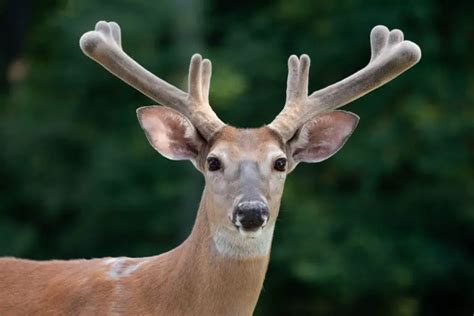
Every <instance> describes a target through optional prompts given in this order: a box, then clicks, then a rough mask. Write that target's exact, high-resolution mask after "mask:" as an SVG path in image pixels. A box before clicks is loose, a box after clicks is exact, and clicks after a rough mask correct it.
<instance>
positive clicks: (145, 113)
mask: <svg viewBox="0 0 474 316" xmlns="http://www.w3.org/2000/svg"><path fill="white" fill-rule="evenodd" d="M137 117H138V120H139V122H140V125H141V127H142V129H143V130H144V131H145V135H146V137H147V139H148V141H149V143H150V145H151V146H152V147H153V148H155V149H156V150H157V151H158V152H159V153H160V154H161V155H163V156H164V157H166V158H168V159H172V160H195V159H196V158H197V156H198V154H199V152H200V150H201V148H202V147H203V146H204V145H205V140H204V139H203V138H202V137H201V135H200V134H199V132H198V131H197V130H196V128H194V126H193V125H192V124H191V122H190V121H189V120H188V119H187V118H186V117H185V116H183V115H182V114H180V113H179V112H177V111H175V110H173V109H171V108H168V107H164V106H145V107H141V108H138V109H137Z"/></svg>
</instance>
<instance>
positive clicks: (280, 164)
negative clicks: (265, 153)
mask: <svg viewBox="0 0 474 316" xmlns="http://www.w3.org/2000/svg"><path fill="white" fill-rule="evenodd" d="M273 168H275V170H278V171H285V170H286V158H278V159H277V160H275V164H274V165H273Z"/></svg>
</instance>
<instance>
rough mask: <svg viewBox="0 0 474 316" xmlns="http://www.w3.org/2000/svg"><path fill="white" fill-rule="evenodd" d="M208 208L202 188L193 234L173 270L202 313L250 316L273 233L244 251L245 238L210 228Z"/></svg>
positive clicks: (267, 259)
mask: <svg viewBox="0 0 474 316" xmlns="http://www.w3.org/2000/svg"><path fill="white" fill-rule="evenodd" d="M210 207H213V203H212V200H211V199H209V195H208V192H207V190H206V189H205V190H204V194H203V198H202V200H201V203H200V207H199V211H198V214H197V218H196V223H195V225H194V228H193V230H192V233H191V235H190V236H189V237H188V239H187V240H186V241H185V242H184V243H183V244H182V245H181V246H180V247H179V248H181V249H180V250H181V251H179V252H181V253H180V254H177V255H178V256H179V257H180V258H179V261H178V262H179V263H178V267H177V268H178V269H176V270H175V271H177V273H178V275H179V276H180V278H182V279H183V280H189V281H188V282H186V284H185V286H186V288H187V291H188V295H189V297H194V299H195V301H196V302H198V303H197V304H198V305H199V306H202V307H205V308H204V310H203V312H204V311H205V312H212V314H214V315H224V314H225V315H251V314H252V312H253V310H254V308H255V305H256V303H257V300H258V297H259V294H260V291H261V289H262V285H263V281H264V278H265V273H266V270H267V266H268V261H269V252H270V245H271V235H272V233H273V232H270V233H269V234H270V236H269V237H268V236H264V238H270V240H263V241H262V240H258V239H256V240H250V241H249V242H248V246H247V248H246V246H245V239H244V238H243V237H240V236H239V235H237V234H235V233H236V232H233V235H237V237H238V238H236V239H235V238H233V237H232V235H229V234H227V233H224V232H222V231H219V230H217V231H216V230H213V229H212V228H211V223H210V222H209V219H208V216H207V214H208V208H210ZM261 243H264V244H265V246H259V244H261ZM232 249H233V251H232ZM265 250H266V251H265ZM195 311H196V310H195Z"/></svg>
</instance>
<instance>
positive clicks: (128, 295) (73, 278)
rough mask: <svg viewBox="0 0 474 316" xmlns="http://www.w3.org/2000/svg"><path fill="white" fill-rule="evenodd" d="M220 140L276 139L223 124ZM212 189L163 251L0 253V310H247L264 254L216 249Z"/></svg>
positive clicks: (253, 142) (255, 142)
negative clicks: (179, 238)
mask: <svg viewBox="0 0 474 316" xmlns="http://www.w3.org/2000/svg"><path fill="white" fill-rule="evenodd" d="M244 136H245V137H246V140H247V141H243V137H244ZM217 142H219V143H220V144H222V143H229V144H232V146H231V147H232V148H229V150H230V151H237V150H238V148H242V149H247V150H249V149H250V148H252V147H253V150H252V152H258V149H257V148H256V147H258V146H259V144H265V143H267V144H268V143H271V142H274V143H278V140H277V139H276V138H275V136H274V135H273V134H272V133H271V131H269V130H268V129H267V128H260V129H252V130H250V129H249V130H243V129H236V128H233V127H226V128H225V129H224V131H222V132H221V133H220V134H219V135H218V136H217V138H216V140H215V141H214V142H213V144H211V146H210V147H213V146H215V145H216V143H217ZM262 142H263V143H262ZM242 146H243V147H242ZM255 149H257V150H255ZM210 195H211V193H208V190H206V189H205V190H204V194H203V198H202V201H201V205H200V208H199V211H198V215H197V219H196V223H195V225H194V228H193V231H192V233H191V235H190V236H189V237H188V238H187V239H186V240H185V241H184V242H183V243H182V244H181V245H180V246H178V247H177V248H175V249H173V250H172V251H170V252H167V253H164V254H162V255H160V256H155V257H149V258H136V259H135V258H118V259H117V261H116V262H115V263H109V261H111V258H103V259H92V260H71V261H45V262H39V261H31V260H22V259H14V258H4V259H1V260H0V314H1V315H106V314H107V315H118V314H123V315H251V314H252V312H253V310H254V308H255V305H256V303H257V300H258V297H259V294H260V291H261V288H262V285H263V281H264V277H265V273H266V270H267V266H268V261H269V257H268V256H262V257H255V258H249V259H233V258H226V257H223V256H220V255H218V254H217V253H216V249H215V248H214V243H213V241H212V236H211V232H210V229H209V219H208V214H209V213H211V214H212V212H209V209H210V208H212V207H213V203H212V198H210ZM278 203H279V199H278ZM278 206H279V205H275V206H274V207H277V208H278ZM133 267H136V269H135V270H133V269H132V270H130V271H131V272H129V273H128V272H127V271H128V269H130V268H133Z"/></svg>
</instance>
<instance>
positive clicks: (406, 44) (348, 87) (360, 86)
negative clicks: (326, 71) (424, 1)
mask: <svg viewBox="0 0 474 316" xmlns="http://www.w3.org/2000/svg"><path fill="white" fill-rule="evenodd" d="M370 42H371V48H372V57H371V59H370V62H369V64H368V65H367V66H366V67H364V68H363V69H361V70H359V71H358V72H356V73H355V74H353V75H351V76H349V77H347V78H346V79H344V80H342V81H339V82H337V83H335V84H333V85H331V86H329V87H326V88H324V89H321V90H318V91H316V92H314V93H313V94H311V95H310V96H308V73H309V65H310V60H309V57H308V56H307V55H302V56H301V57H300V59H298V57H296V56H295V55H292V56H291V57H290V59H289V60H288V82H287V91H286V94H287V96H286V104H285V107H284V108H283V110H282V111H281V113H280V114H279V115H278V116H277V117H276V118H275V119H274V120H273V122H272V123H271V124H269V125H268V126H269V127H270V128H272V129H273V130H275V131H277V132H278V133H279V134H280V135H281V137H282V138H283V140H285V141H287V140H289V139H291V138H292V137H293V135H294V134H295V132H296V131H297V130H298V129H299V128H300V127H301V126H302V125H303V124H304V123H305V122H306V121H308V120H309V119H311V118H313V117H314V116H316V115H318V114H320V113H323V112H327V111H331V110H334V109H337V108H339V107H341V106H343V105H345V104H347V103H349V102H351V101H353V100H355V99H357V98H360V97H361V96H363V95H365V94H366V93H369V92H370V91H372V90H374V89H376V88H378V87H380V86H382V85H383V84H385V83H387V82H388V81H390V80H392V79H394V78H395V77H397V76H398V75H400V74H401V73H403V72H404V71H405V70H407V69H408V68H410V67H412V66H413V65H414V64H416V63H417V62H418V61H419V60H420V58H421V51H420V48H419V47H418V45H416V44H415V43H413V42H410V41H404V40H403V33H402V32H401V31H400V30H392V31H389V30H388V29H387V28H386V27H385V26H381V25H379V26H376V27H374V28H373V29H372V32H371V34H370Z"/></svg>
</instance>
